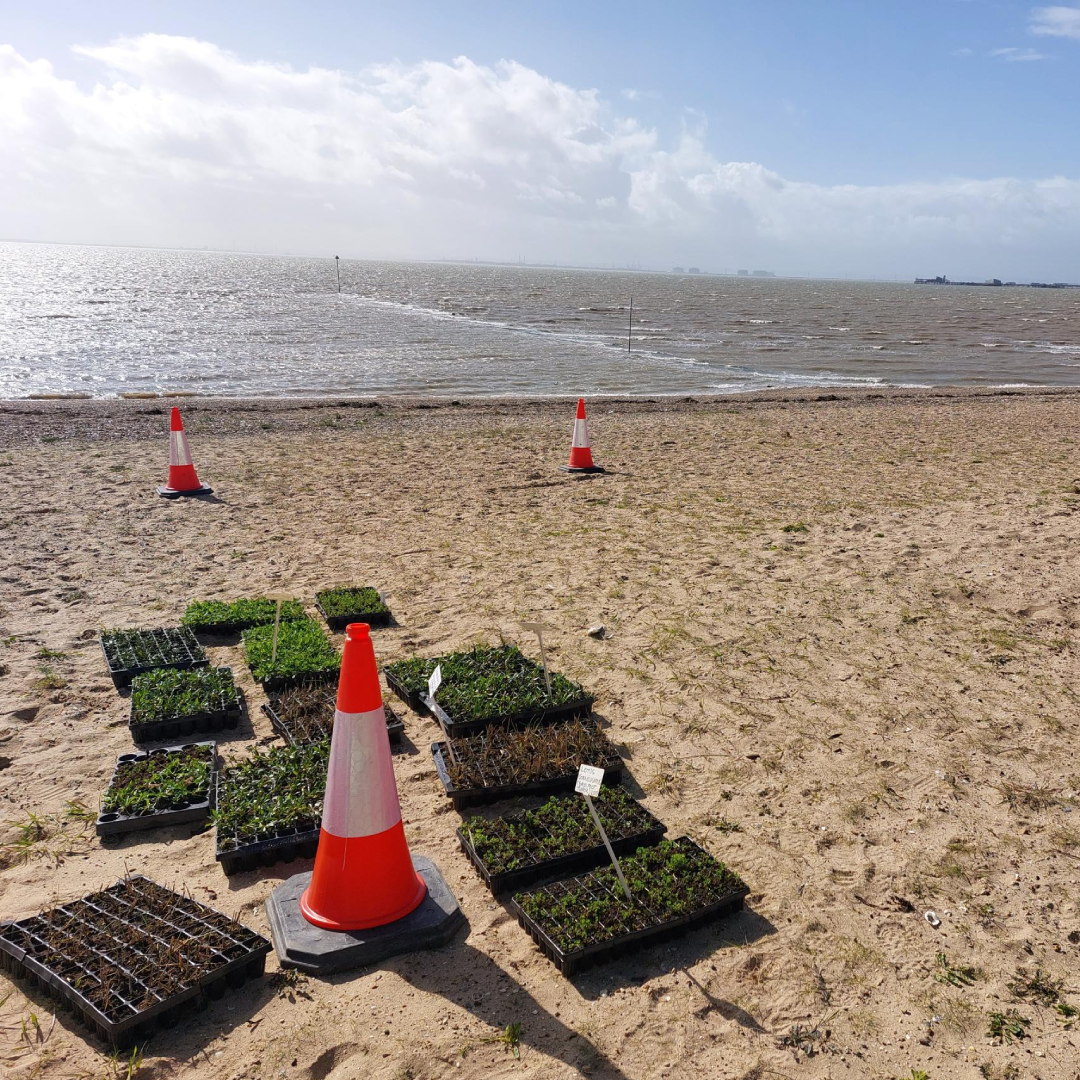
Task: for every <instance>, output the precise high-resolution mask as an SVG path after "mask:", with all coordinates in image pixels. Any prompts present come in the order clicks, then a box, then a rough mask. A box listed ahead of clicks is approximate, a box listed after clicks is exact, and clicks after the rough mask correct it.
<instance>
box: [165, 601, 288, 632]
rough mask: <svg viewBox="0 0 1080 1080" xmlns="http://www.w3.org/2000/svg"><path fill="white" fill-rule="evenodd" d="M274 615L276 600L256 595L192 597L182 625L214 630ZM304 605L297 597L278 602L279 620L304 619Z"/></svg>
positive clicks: (264, 622)
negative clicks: (197, 598) (255, 596)
mask: <svg viewBox="0 0 1080 1080" xmlns="http://www.w3.org/2000/svg"><path fill="white" fill-rule="evenodd" d="M276 617H277V601H275V600H266V599H264V598H262V597H258V598H257V599H254V600H232V601H230V602H226V601H224V600H195V601H193V602H192V603H190V604H188V607H187V611H185V612H184V617H183V618H182V619H181V620H180V622H181V624H182V625H183V626H190V627H192V628H194V629H196V630H205V631H208V632H213V631H214V630H215V629H228V630H247V629H249V628H250V627H252V626H267V625H269V624H271V623H273V621H274V619H275V618H276ZM305 618H307V616H306V615H305V613H304V605H303V604H301V603H300V601H299V600H286V601H284V602H283V603H282V605H281V621H282V622H293V621H295V620H297V619H305Z"/></svg>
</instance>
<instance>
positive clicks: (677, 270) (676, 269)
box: [671, 266, 686, 274]
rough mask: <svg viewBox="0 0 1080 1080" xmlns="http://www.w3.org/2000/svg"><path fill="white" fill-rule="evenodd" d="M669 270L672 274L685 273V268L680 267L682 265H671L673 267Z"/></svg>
mask: <svg viewBox="0 0 1080 1080" xmlns="http://www.w3.org/2000/svg"><path fill="white" fill-rule="evenodd" d="M671 272H672V273H673V274H685V273H686V270H685V268H684V267H682V266H673V267H672V268H671Z"/></svg>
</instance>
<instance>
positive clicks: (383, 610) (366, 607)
mask: <svg viewBox="0 0 1080 1080" xmlns="http://www.w3.org/2000/svg"><path fill="white" fill-rule="evenodd" d="M336 593H344V594H348V595H346V596H345V597H344V598H343V600H344V602H346V603H347V602H348V601H349V600H352V610H350V611H344V612H341V611H339V612H338V613H337V614H334V615H328V614H327V607H329V606H330V600H329V598H330V597H332V596H333V595H334V594H336ZM365 599H367V600H368V601H370V602H369V603H365V602H364V601H365ZM333 606H334V607H337V608H340V607H341V605H340V604H335V605H333ZM315 607H316V608H318V611H319V614H320V615H321V616H322V617H323V618H324V619H325V620H326V625H327V626H329V627H330V629H331V630H333V631H334V633H335V634H343V633H344V632H345V627H347V626H348V625H349V623H367V624H368V626H386V625H387V624H388V623H389V622H390V611H389V609H387V607H386V604H385V603H383V601H382V599H381V598H380V596H379V594H378V592H376V590H375V589H372V588H342V589H325V590H324V591H323V592H321V593H318V594H317V595H316V597H315Z"/></svg>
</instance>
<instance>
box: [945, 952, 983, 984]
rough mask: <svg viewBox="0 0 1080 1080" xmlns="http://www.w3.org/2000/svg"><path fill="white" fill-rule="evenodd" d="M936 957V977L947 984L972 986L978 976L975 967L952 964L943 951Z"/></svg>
mask: <svg viewBox="0 0 1080 1080" xmlns="http://www.w3.org/2000/svg"><path fill="white" fill-rule="evenodd" d="M936 959H937V967H936V968H935V969H934V978H935V979H936V980H937V981H938V982H939V983H945V985H946V986H972V985H974V983H975V980H976V978H978V972H977V971H976V970H975V968H973V967H968V966H966V965H963V964H958V965H952V964H950V963H949V961H948V960H947V959H946V957H945V954H944V953H942V952H939V953H938V954H937V957H936Z"/></svg>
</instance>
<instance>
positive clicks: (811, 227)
mask: <svg viewBox="0 0 1080 1080" xmlns="http://www.w3.org/2000/svg"><path fill="white" fill-rule="evenodd" d="M0 237H3V238H7V239H22V240H34V241H56V242H74V243H100V244H140V245H150V246H184V247H204V246H205V247H211V248H226V249H238V250H254V251H275V252H295V253H303V254H315V255H323V254H329V253H331V252H332V253H335V254H340V255H341V256H342V257H343V258H347V257H358V258H400V259H431V258H455V259H457V258H460V259H473V258H480V259H495V260H506V261H518V260H525V261H530V262H560V263H566V264H583V265H605V266H606V265H612V266H618V267H624V266H626V267H628V266H634V267H641V268H645V269H670V268H671V267H672V266H674V265H683V266H690V265H696V266H700V267H701V268H703V269H706V270H714V271H733V270H736V269H739V268H747V269H759V268H760V269H769V270H773V271H774V272H777V273H780V274H809V275H821V276H830V275H850V276H862V277H892V278H899V279H903V278H910V277H912V276H915V275H920V276H923V275H935V274H940V273H946V274H948V275H949V276H950V277H953V278H974V279H979V280H981V279H983V278H987V277H991V276H997V277H1001V278H1003V279H1015V280H1021V281H1027V280H1046V281H1053V280H1069V281H1080V4H1077V3H1072V4H1063V5H1042V4H1031V3H1020V2H1017V3H1014V2H1008V0H1000V2H991V0H907V2H900V0H896V2H894V0H713V2H711V3H691V2H679V0H669V2H668V3H665V4H660V3H657V2H655V0H654V2H650V3H642V2H637V0H620V2H619V3H615V2H612V0H577V2H576V3H569V2H563V0H546V2H545V3H544V4H528V5H526V4H507V3H505V2H503V3H487V2H479V0H476V2H470V0H458V2H456V3H454V4H448V3H445V0H395V2H394V3H386V2H385V0H383V2H381V3H378V4H375V3H365V2H356V0H351V2H332V0H321V2H312V0H309V2H308V3H307V4H305V5H299V4H295V3H292V2H276V0H263V2H259V3H252V2H248V0H231V2H230V3H228V4H222V3H220V2H219V0H216V2H214V3H206V2H203V0H188V2H186V3H182V4H181V3H164V2H155V0H138V2H134V0H132V2H123V0H116V2H112V3H110V2H107V0H97V2H95V3H93V4H87V3H85V0H82V2H79V3H73V2H69V0H51V2H50V3H48V4H27V3H25V0H19V2H18V3H12V2H10V0H0Z"/></svg>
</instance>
